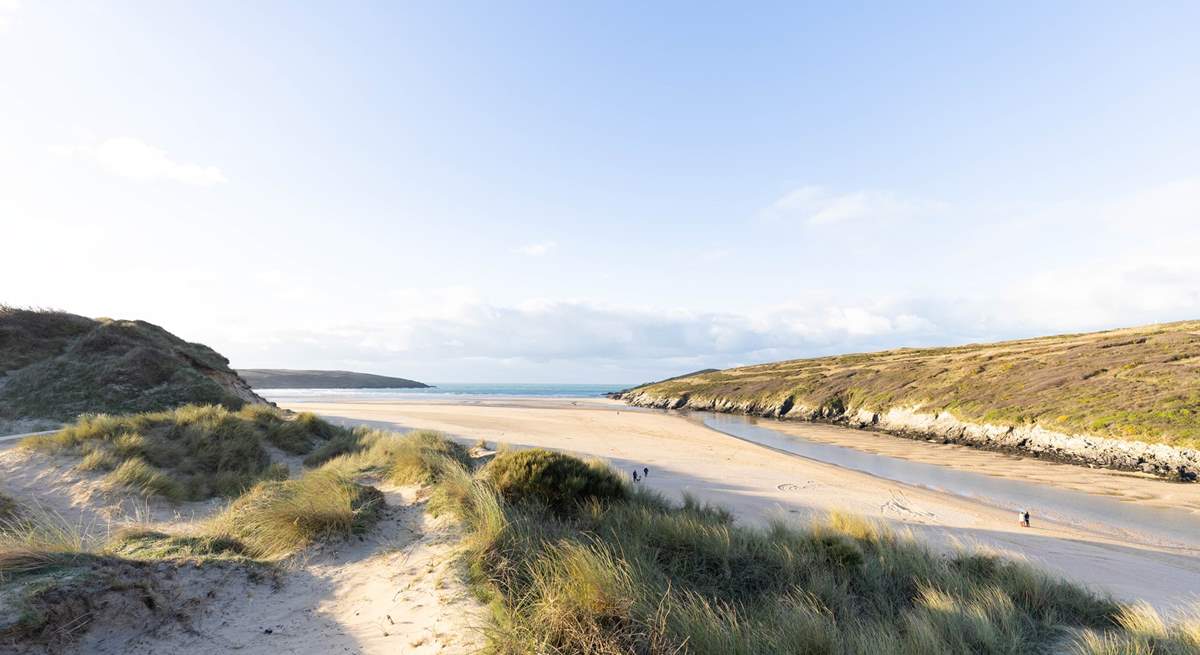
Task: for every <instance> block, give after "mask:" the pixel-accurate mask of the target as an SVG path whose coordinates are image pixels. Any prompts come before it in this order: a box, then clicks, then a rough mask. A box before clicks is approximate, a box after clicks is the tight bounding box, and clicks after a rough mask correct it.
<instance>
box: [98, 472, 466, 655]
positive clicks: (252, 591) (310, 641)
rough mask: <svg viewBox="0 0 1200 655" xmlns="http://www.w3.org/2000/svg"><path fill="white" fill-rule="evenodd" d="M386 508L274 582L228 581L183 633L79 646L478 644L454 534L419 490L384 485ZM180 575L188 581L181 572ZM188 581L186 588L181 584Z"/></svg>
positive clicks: (359, 648) (258, 650) (104, 637)
mask: <svg viewBox="0 0 1200 655" xmlns="http://www.w3.org/2000/svg"><path fill="white" fill-rule="evenodd" d="M384 493H385V497H386V500H387V503H388V507H387V509H386V510H385V514H384V516H383V518H382V519H381V520H380V521H379V523H377V524H376V525H375V527H374V528H373V529H372V530H371V531H370V532H369V533H367V534H366V535H364V536H363V538H362V539H350V540H349V541H346V542H341V543H334V544H329V545H326V546H323V547H320V548H318V549H317V550H316V551H314V552H311V553H309V554H307V556H306V558H305V559H304V561H302V562H297V563H295V564H294V565H291V566H290V567H289V568H288V570H286V571H284V572H283V573H282V574H281V575H280V576H279V577H278V580H277V581H263V582H261V583H251V582H248V581H246V580H244V579H242V578H241V577H236V576H229V578H228V579H227V580H226V581H224V583H223V584H219V585H209V586H211V587H212V588H213V593H214V597H211V598H209V599H207V600H206V601H205V602H203V603H192V605H194V610H193V612H194V613H193V614H192V615H191V616H189V617H188V618H187V620H186V628H185V629H179V628H178V627H172V628H170V629H166V630H157V631H153V632H151V633H149V634H146V633H144V632H140V631H139V630H140V629H141V628H142V626H128V628H127V629H124V630H113V629H108V630H93V631H92V632H90V633H89V634H88V635H86V636H85V637H84V639H83V640H82V641H81V642H80V643H79V644H78V648H77V651H78V652H80V653H89V654H91V653H95V654H98V655H110V654H111V655H117V654H129V655H151V654H158V653H172V654H173V655H208V654H210V653H215V652H238V653H248V654H250V655H275V654H279V653H357V654H364V655H375V654H379V655H382V654H391V653H413V654H415V655H423V654H426V653H466V652H472V651H473V650H475V649H477V648H478V646H479V642H478V636H477V635H478V633H477V631H476V630H474V629H473V628H475V627H477V626H480V625H482V624H483V621H484V618H483V617H482V615H481V613H480V612H481V611H482V610H481V607H480V606H479V604H478V603H477V602H476V601H475V600H474V599H473V597H471V596H470V595H469V593H468V591H467V589H466V587H465V586H464V584H463V583H462V582H461V575H460V572H459V571H457V570H454V563H453V561H454V560H453V557H452V555H453V552H454V548H455V547H456V544H457V542H458V540H459V532H458V529H457V528H456V527H455V526H454V525H452V524H449V523H447V522H444V521H435V520H432V519H430V518H429V517H428V516H427V515H426V514H425V512H424V505H423V503H415V502H414V500H415V489H413V488H402V489H384ZM182 575H187V573H186V572H185V573H183V574H182ZM183 582H186V580H184V581H183Z"/></svg>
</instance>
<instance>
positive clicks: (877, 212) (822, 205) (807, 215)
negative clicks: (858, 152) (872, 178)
mask: <svg viewBox="0 0 1200 655" xmlns="http://www.w3.org/2000/svg"><path fill="white" fill-rule="evenodd" d="M943 208H944V205H943V204H942V203H937V202H931V201H924V200H916V199H911V198H901V197H900V196H897V195H896V194H894V193H891V192H888V191H874V190H861V191H852V192H849V193H834V192H832V191H830V190H828V189H825V188H824V187H819V186H803V187H800V188H798V189H795V190H793V191H791V192H789V193H787V194H785V195H784V196H783V197H781V198H779V199H778V200H776V201H775V202H773V203H771V205H770V206H769V207H767V208H766V209H764V210H763V211H762V214H763V216H764V217H766V218H769V219H775V220H798V221H802V222H804V223H807V224H808V225H828V224H831V223H841V222H844V221H853V220H861V219H895V218H909V217H914V216H919V215H921V214H924V213H931V212H935V211H939V210H941V209H943Z"/></svg>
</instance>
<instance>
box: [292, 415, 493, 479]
mask: <svg viewBox="0 0 1200 655" xmlns="http://www.w3.org/2000/svg"><path fill="white" fill-rule="evenodd" d="M446 459H448V460H450V461H453V462H455V463H457V464H458V465H459V466H463V467H469V466H470V464H471V455H470V453H469V452H468V451H467V449H466V448H465V447H464V446H463V445H462V444H459V443H458V442H456V441H453V440H451V439H448V438H446V436H445V435H443V434H441V433H439V432H434V431H432V430H415V431H413V432H408V433H405V434H397V433H395V432H385V431H383V430H374V429H370V428H355V430H354V432H353V440H350V439H345V438H336V439H333V440H330V441H329V442H328V443H327V444H326V445H325V447H324V449H323V450H321V451H317V452H314V453H313V455H312V456H310V458H308V459H306V460H305V463H306V464H308V463H309V462H310V461H311V462H312V463H313V464H321V468H322V469H327V470H336V471H338V472H340V473H341V474H342V475H345V476H349V477H354V476H360V475H375V476H378V477H380V478H382V479H384V480H387V481H388V482H392V483H394V484H430V483H433V482H435V481H437V477H438V472H439V471H441V470H442V469H443V468H444V466H443V464H442V462H443V460H446Z"/></svg>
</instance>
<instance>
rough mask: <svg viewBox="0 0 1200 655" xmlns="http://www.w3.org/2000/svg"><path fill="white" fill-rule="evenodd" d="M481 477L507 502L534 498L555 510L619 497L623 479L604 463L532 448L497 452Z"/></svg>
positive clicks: (624, 492) (623, 494) (625, 493)
mask: <svg viewBox="0 0 1200 655" xmlns="http://www.w3.org/2000/svg"><path fill="white" fill-rule="evenodd" d="M483 476H484V478H485V479H486V480H487V481H488V482H489V483H491V485H492V486H493V487H494V488H495V489H496V491H498V492H499V493H500V495H501V496H503V497H504V498H505V500H507V501H509V502H515V503H520V502H537V503H541V504H542V505H545V506H546V507H547V508H549V509H550V510H551V511H554V512H556V513H558V514H565V513H569V512H572V511H574V510H575V509H576V506H577V505H578V504H579V503H581V502H588V501H594V500H595V501H611V500H622V499H624V498H625V497H626V496H628V494H629V489H628V487H627V486H626V484H625V482H624V480H623V479H622V478H621V477H620V476H618V475H617V474H616V473H614V472H613V471H612V470H611V469H609V468H608V467H607V466H605V465H604V464H600V463H588V462H584V461H582V460H580V459H578V458H575V457H571V456H570V455H564V454H562V453H559V452H555V451H552V450H545V449H542V448H534V449H530V450H519V451H509V452H503V453H500V454H498V455H497V456H496V457H495V458H494V459H493V460H492V461H491V462H489V463H488V465H487V466H485V467H484V469H483Z"/></svg>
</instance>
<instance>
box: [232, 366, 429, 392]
mask: <svg viewBox="0 0 1200 655" xmlns="http://www.w3.org/2000/svg"><path fill="white" fill-rule="evenodd" d="M237 372H238V375H240V376H242V379H243V380H245V381H246V382H247V383H249V384H250V386H251V387H253V388H255V389H428V388H429V385H428V384H424V383H421V382H417V381H416V380H407V379H405V378H394V377H389V376H386V375H374V374H372V373H355V372H353V371H296V370H290V369H285V368H242V369H238V371H237Z"/></svg>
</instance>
